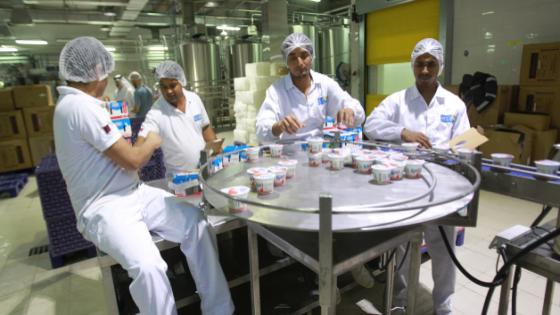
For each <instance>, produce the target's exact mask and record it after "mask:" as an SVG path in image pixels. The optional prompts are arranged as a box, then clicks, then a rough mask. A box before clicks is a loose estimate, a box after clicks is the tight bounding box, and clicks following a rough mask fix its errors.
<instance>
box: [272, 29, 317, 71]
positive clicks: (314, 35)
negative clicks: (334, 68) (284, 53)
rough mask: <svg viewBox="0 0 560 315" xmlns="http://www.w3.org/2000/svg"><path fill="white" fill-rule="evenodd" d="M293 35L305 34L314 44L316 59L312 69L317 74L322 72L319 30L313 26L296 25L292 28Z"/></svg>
mask: <svg viewBox="0 0 560 315" xmlns="http://www.w3.org/2000/svg"><path fill="white" fill-rule="evenodd" d="M290 30H291V33H303V34H305V35H306V36H307V37H309V39H311V41H312V42H313V48H314V49H315V58H313V65H312V69H313V70H315V71H317V72H322V69H321V64H320V63H319V55H318V52H319V34H318V31H317V28H315V26H314V25H312V24H295V25H291V26H290ZM278 49H280V48H278Z"/></svg>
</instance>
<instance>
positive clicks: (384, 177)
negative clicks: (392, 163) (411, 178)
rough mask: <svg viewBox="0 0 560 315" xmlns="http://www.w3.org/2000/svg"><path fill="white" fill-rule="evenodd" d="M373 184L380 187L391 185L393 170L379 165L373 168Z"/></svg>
mask: <svg viewBox="0 0 560 315" xmlns="http://www.w3.org/2000/svg"><path fill="white" fill-rule="evenodd" d="M371 172H372V178H373V182H374V183H376V184H378V185H386V184H389V183H391V168H390V167H389V166H386V165H382V164H377V165H372V167H371Z"/></svg>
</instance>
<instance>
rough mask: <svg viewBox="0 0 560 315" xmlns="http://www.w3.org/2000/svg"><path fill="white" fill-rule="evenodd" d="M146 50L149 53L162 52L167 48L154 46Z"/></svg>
mask: <svg viewBox="0 0 560 315" xmlns="http://www.w3.org/2000/svg"><path fill="white" fill-rule="evenodd" d="M148 50H149V51H164V50H167V47H165V46H162V45H154V46H148Z"/></svg>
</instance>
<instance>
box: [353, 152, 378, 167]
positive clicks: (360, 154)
mask: <svg viewBox="0 0 560 315" xmlns="http://www.w3.org/2000/svg"><path fill="white" fill-rule="evenodd" d="M365 155H366V154H364V153H363V152H360V151H356V152H352V168H357V167H358V165H357V158H358V157H361V156H365ZM371 159H372V162H373V158H371Z"/></svg>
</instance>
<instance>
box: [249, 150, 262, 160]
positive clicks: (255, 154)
mask: <svg viewBox="0 0 560 315" xmlns="http://www.w3.org/2000/svg"><path fill="white" fill-rule="evenodd" d="M260 150H261V149H260V148H259V147H251V148H247V158H248V159H249V162H257V161H258V160H259V152H260Z"/></svg>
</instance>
